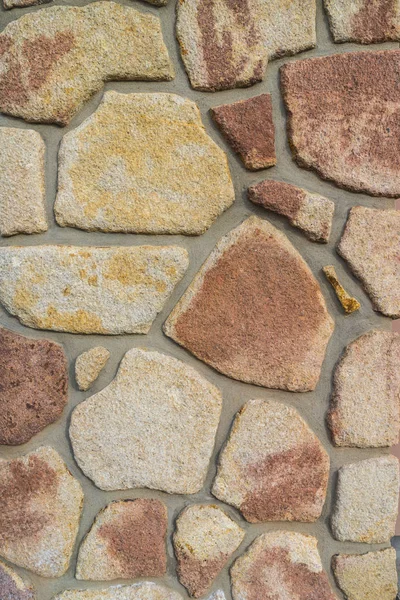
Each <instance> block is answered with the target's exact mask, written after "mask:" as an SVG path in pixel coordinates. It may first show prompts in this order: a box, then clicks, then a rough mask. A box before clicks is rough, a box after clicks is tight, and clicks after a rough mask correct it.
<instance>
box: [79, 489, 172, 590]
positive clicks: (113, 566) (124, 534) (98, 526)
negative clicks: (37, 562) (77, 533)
mask: <svg viewBox="0 0 400 600" xmlns="http://www.w3.org/2000/svg"><path fill="white" fill-rule="evenodd" d="M167 527H168V515H167V508H166V506H165V505H164V504H163V503H162V502H160V501H159V500H148V499H145V498H140V499H137V500H123V501H120V502H112V503H111V504H109V505H108V506H107V507H106V508H105V509H103V510H102V511H100V513H99V514H98V515H97V517H96V520H95V522H94V524H93V526H92V528H91V530H90V531H89V533H88V534H87V536H86V537H85V539H84V540H83V542H82V545H81V547H80V549H79V556H78V563H77V567H76V578H77V579H86V580H92V581H96V580H97V581H108V580H111V579H135V578H136V577H161V576H162V575H164V574H165V573H166V570H167V555H166V548H165V536H166V533H167Z"/></svg>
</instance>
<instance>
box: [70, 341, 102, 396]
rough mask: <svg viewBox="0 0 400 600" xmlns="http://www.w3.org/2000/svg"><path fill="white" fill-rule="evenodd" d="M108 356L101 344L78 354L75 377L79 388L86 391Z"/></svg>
mask: <svg viewBox="0 0 400 600" xmlns="http://www.w3.org/2000/svg"><path fill="white" fill-rule="evenodd" d="M109 358H110V352H109V351H108V350H107V348H103V347H102V346H96V348H91V349H90V350H88V351H87V352H83V353H82V354H80V355H79V356H78V358H77V359H76V361H75V379H76V383H77V384H78V387H79V389H80V390H82V391H84V392H86V391H87V390H88V389H89V388H90V387H91V386H92V385H93V383H94V382H95V381H96V379H97V378H98V376H99V375H100V373H101V371H102V370H103V369H104V367H105V366H106V364H107V362H108V359H109Z"/></svg>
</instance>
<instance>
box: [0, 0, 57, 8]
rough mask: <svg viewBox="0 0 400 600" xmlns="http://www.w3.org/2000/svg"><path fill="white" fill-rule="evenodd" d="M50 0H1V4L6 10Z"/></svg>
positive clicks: (45, 2)
mask: <svg viewBox="0 0 400 600" xmlns="http://www.w3.org/2000/svg"><path fill="white" fill-rule="evenodd" d="M48 2H51V0H3V6H4V8H5V9H6V10H9V9H10V8H26V7H27V6H35V5H37V4H47V3H48Z"/></svg>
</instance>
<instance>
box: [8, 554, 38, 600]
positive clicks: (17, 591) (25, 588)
mask: <svg viewBox="0 0 400 600" xmlns="http://www.w3.org/2000/svg"><path fill="white" fill-rule="evenodd" d="M0 598H1V600H35V598H36V594H35V592H34V590H33V588H32V586H30V585H26V584H25V583H24V582H23V581H22V579H21V577H19V575H18V574H17V573H16V572H15V571H13V570H12V569H10V567H8V566H7V565H6V564H4V563H3V562H1V561H0Z"/></svg>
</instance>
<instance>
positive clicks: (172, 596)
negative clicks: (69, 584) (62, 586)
mask: <svg viewBox="0 0 400 600" xmlns="http://www.w3.org/2000/svg"><path fill="white" fill-rule="evenodd" d="M53 600H182V596H181V595H180V594H178V592H176V591H175V590H171V589H169V588H166V587H164V586H163V585H158V584H156V583H152V582H151V581H141V582H140V583H134V584H132V585H116V586H111V587H109V588H108V589H105V590H101V589H100V590H99V589H92V590H67V591H65V592H62V593H61V594H57V596H55V597H54V598H53Z"/></svg>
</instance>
